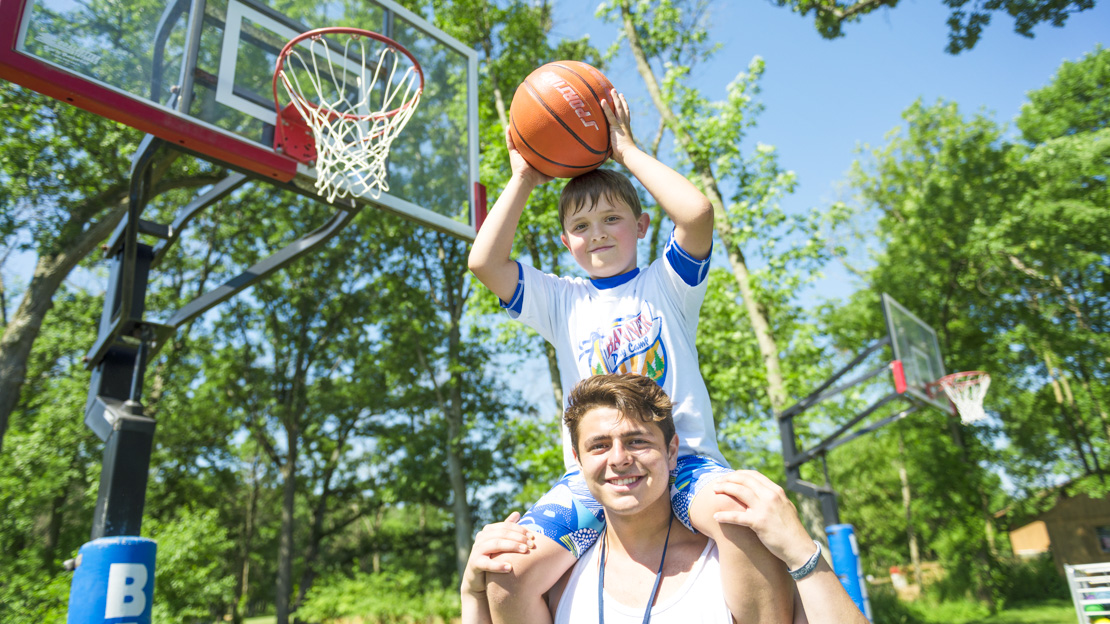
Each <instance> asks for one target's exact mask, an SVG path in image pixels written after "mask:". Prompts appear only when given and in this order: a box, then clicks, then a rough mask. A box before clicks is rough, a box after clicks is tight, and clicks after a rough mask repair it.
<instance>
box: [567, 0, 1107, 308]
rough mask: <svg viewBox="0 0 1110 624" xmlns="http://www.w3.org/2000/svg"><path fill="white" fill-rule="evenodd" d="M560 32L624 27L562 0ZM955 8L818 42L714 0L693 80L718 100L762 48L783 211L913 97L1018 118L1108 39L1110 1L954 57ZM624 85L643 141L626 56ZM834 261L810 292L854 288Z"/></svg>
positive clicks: (1005, 28)
mask: <svg viewBox="0 0 1110 624" xmlns="http://www.w3.org/2000/svg"><path fill="white" fill-rule="evenodd" d="M553 5H554V7H555V21H556V25H555V29H554V34H555V35H556V36H560V37H579V36H582V35H583V34H589V35H590V38H591V41H592V42H593V43H594V45H596V46H598V47H599V48H602V49H605V48H606V47H608V45H609V44H610V43H611V42H612V41H613V40H614V38H615V36H616V32H617V25H616V24H612V23H603V22H600V21H598V20H597V19H595V18H594V17H593V15H594V10H595V7H596V6H597V2H596V0H556V1H555V2H553ZM948 15H949V11H948V9H947V7H945V6H944V5H943V3H942V1H941V0H903V1H902V2H901V3H900V4H899V5H898V7H896V8H894V9H882V10H880V11H877V12H875V13H872V14H870V15H867V16H865V17H864V19H863V20H862V21H861V22H858V23H855V24H850V25H848V26H847V27H846V29H845V32H846V36H845V37H842V38H840V39H836V40H832V41H829V40H825V39H822V38H821V37H820V36H819V35H818V34H817V31H816V29H815V28H814V27H813V22H812V18H803V17H801V16H798V15H796V14H794V13H792V12H791V11H789V10H788V9H785V8H780V7H776V6H773V5H772V4H771V3H770V2H769V1H767V0H718V1H717V2H715V3H714V4H713V6H712V7H711V8H710V19H709V23H710V24H711V25H712V26H711V30H710V37H711V39H712V40H713V41H717V42H721V43H723V44H724V47H723V48H722V49H721V50H720V51H719V52H718V53H717V55H716V56H715V57H714V59H713V60H712V61H711V62H709V63H706V64H703V65H702V66H699V67H697V68H696V70H695V74H694V84H695V85H696V86H698V87H699V88H700V89H702V91H703V93H704V94H705V95H707V96H709V97H712V98H714V99H718V98H722V97H723V96H724V94H725V86H726V85H727V84H728V83H729V81H731V80H732V79H733V78H735V76H736V74H737V73H738V72H740V71H742V70H744V68H746V67H747V65H748V63H749V61H750V60H751V59H752V57H754V56H756V55H758V56H761V57H763V59H764V60H765V61H766V72H765V74H764V76H763V80H762V81H761V85H762V89H763V93H762V96H761V100H762V102H763V104H764V105H765V110H764V112H763V114H762V116H761V117H760V119H759V123H758V126H757V128H756V129H755V130H754V131H753V132H752V133H751V145H754V144H755V142H756V141H759V142H762V143H768V144H771V145H774V146H775V147H776V148H777V149H778V151H779V162H780V164H781V165H782V166H783V167H784V168H785V169H789V170H793V171H794V172H795V173H796V174H797V176H798V182H799V185H798V189H797V191H796V192H795V193H794V194H793V195H792V196H789V197H787V198H786V199H785V200H784V201H783V206H784V208H786V209H787V210H788V211H807V210H809V209H811V208H813V207H818V206H823V205H827V204H829V203H831V202H832V201H835V200H837V199H847V195H846V193H847V192H848V191H847V190H846V189H843V188H840V183H841V182H842V181H843V180H844V179H845V177H846V176H845V173H846V172H847V171H848V169H849V167H850V165H851V163H852V161H853V160H854V159H855V158H856V155H857V148H858V146H860V145H862V144H871V145H880V144H882V143H883V142H884V135H885V134H886V133H887V132H889V131H890V130H891V129H893V128H894V127H896V126H897V125H899V123H900V122H901V117H900V115H901V112H902V111H903V110H905V109H906V108H907V107H908V106H909V105H910V104H911V103H912V102H913V101H914V100H916V99H917V98H922V99H923V100H924V101H926V102H934V101H936V100H937V99H938V98H943V99H945V100H952V101H955V102H957V103H958V104H959V105H960V109H961V110H962V111H963V112H964V114H965V115H971V114H973V113H976V112H979V111H983V112H985V113H986V114H987V115H989V116H991V117H992V118H994V119H995V120H996V121H998V122H1000V123H1005V124H1008V123H1010V122H1012V120H1013V119H1014V118H1015V117H1016V116H1017V114H1018V112H1019V111H1020V108H1021V105H1022V103H1023V102H1024V101H1025V99H1026V98H1025V94H1026V93H1027V92H1028V91H1030V90H1034V89H1037V88H1039V87H1041V86H1044V85H1045V84H1047V83H1048V82H1049V81H1050V79H1051V77H1052V75H1053V73H1054V72H1055V71H1056V68H1057V67H1058V66H1059V65H1060V63H1061V62H1062V61H1064V60H1077V59H1079V58H1080V57H1082V56H1083V55H1084V54H1086V53H1087V52H1089V51H1091V50H1093V49H1094V48H1095V45H1096V44H1098V43H1102V44H1103V45H1104V46H1106V45H1107V44H1110V3H1108V2H1102V3H1100V4H1099V5H1098V6H1097V7H1096V8H1095V9H1094V10H1091V11H1086V12H1084V13H1080V14H1077V15H1073V16H1072V17H1071V18H1070V19H1069V20H1068V22H1067V24H1066V25H1065V26H1064V27H1063V28H1054V27H1052V26H1051V25H1048V24H1042V25H1040V26H1038V27H1037V28H1036V29H1035V31H1034V34H1035V38H1033V39H1029V38H1026V37H1022V36H1020V35H1018V34H1016V33H1014V32H1013V20H1012V19H1011V18H1010V17H1009V16H1007V15H1005V14H996V15H995V16H994V17H993V19H992V23H991V25H990V26H989V27H988V28H987V29H986V30H985V32H984V33H983V37H982V38H981V39H980V41H979V43H978V45H977V46H976V47H975V48H974V49H972V50H970V51H967V52H964V53H962V54H960V55H957V56H952V55H950V54H947V53H945V52H944V47H945V46H946V45H947V43H948V26H947V24H946V23H945V22H946V20H947V19H948ZM606 75H607V76H608V77H609V79H610V80H611V81H612V82H613V83H614V85H616V86H617V88H618V89H622V90H625V91H627V92H628V93H629V95H632V96H634V99H633V100H632V101H631V104H632V106H633V107H634V108H633V116H634V119H633V123H634V131H635V132H636V133H637V135H638V136H640V137H643V138H644V140H648V139H647V137H650V136H651V135H652V133H653V132H654V126H655V123H656V121H655V115H654V108H653V106H652V105H651V103H650V101H649V100H648V99H647V97H646V95H645V93H644V91H643V87H642V81H641V79H640V77H639V75H638V74H637V73H636V68H635V66H634V64H633V62H632V60H631V58H630V56H629V55H628V54H626V53H625V54H622V56H621V58H619V59H617V60H616V61H614V62H613V63H612V64H611V65H610V66H609V67H608V68H606ZM848 279H849V278H848V274H847V272H846V271H844V270H843V269H842V268H841V267H839V266H837V265H833V266H830V267H829V268H828V270H827V277H826V278H825V279H824V280H821V281H820V282H819V283H818V284H817V286H816V288H815V291H814V294H815V295H816V296H817V297H818V298H821V299H826V298H840V297H846V296H847V295H848V294H849V293H850V292H851V291H853V290H855V289H856V288H857V287H858V285H856V284H852V283H849V282H848V281H847V280H848Z"/></svg>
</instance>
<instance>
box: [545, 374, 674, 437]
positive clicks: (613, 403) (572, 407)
mask: <svg viewBox="0 0 1110 624" xmlns="http://www.w3.org/2000/svg"><path fill="white" fill-rule="evenodd" d="M671 405H672V404H671V399H670V397H668V396H667V393H666V392H663V389H662V388H660V387H659V384H657V383H655V382H654V381H652V380H651V378H649V377H645V376H643V375H638V374H636V373H625V374H613V375H594V376H593V377H587V378H585V379H583V380H582V381H580V382H578V385H577V386H575V387H574V390H571V391H570V400H569V405H568V406H567V411H566V412H565V413H564V414H563V423H564V424H566V426H567V430H568V431H570V441H571V444H572V445H574V451H575V453H577V452H578V425H579V424H580V423H581V422H582V417H583V416H585V415H586V413H587V412H589V411H590V410H592V409H594V408H597V407H611V408H613V409H615V410H617V412H619V413H620V415H621V418H633V417H635V418H638V419H640V421H641V422H645V423H649V422H651V423H655V424H656V426H658V427H659V430H660V431H662V432H663V441H664V443H667V444H669V443H670V441H671V439H672V438H674V418H672V417H671Z"/></svg>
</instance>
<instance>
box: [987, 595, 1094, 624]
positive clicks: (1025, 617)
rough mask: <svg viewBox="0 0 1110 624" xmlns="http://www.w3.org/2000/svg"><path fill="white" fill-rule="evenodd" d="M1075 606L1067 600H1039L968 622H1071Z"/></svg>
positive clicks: (1016, 623) (1024, 623)
mask: <svg viewBox="0 0 1110 624" xmlns="http://www.w3.org/2000/svg"><path fill="white" fill-rule="evenodd" d="M1073 622H1075V606H1074V605H1073V604H1072V603H1071V601H1069V600H1041V601H1038V602H1033V603H1028V604H1022V605H1014V606H1013V607H1011V608H1009V609H1005V610H1003V611H1000V612H999V613H997V614H995V615H993V616H990V617H986V618H983V619H981V620H973V621H972V622H971V623H969V624H1072V623H1073Z"/></svg>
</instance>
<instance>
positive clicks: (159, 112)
mask: <svg viewBox="0 0 1110 624" xmlns="http://www.w3.org/2000/svg"><path fill="white" fill-rule="evenodd" d="M0 24H2V26H0V78H5V79H7V80H9V81H11V82H15V83H17V84H20V85H23V86H25V87H27V88H30V89H32V90H35V91H38V92H41V93H44V94H46V95H49V96H51V97H55V98H57V99H60V100H62V101H66V102H69V103H71V104H73V105H75V106H78V107H81V108H85V109H87V110H89V111H91V112H94V113H96V114H99V115H103V116H105V117H108V118H110V119H114V120H116V121H119V122H121V123H125V124H128V125H131V126H134V127H136V128H139V129H140V130H143V131H144V132H148V133H150V134H153V135H155V136H157V137H159V138H162V139H165V140H167V141H170V142H171V143H173V144H175V145H176V146H178V147H179V148H181V149H184V150H186V151H189V152H192V153H194V154H196V155H198V156H200V157H202V158H205V159H208V160H211V161H213V162H216V163H219V164H223V165H226V166H228V167H231V168H233V169H236V170H239V171H243V172H245V173H249V174H252V175H254V176H257V177H259V178H263V179H267V180H269V181H271V182H273V183H275V184H279V185H288V186H290V187H291V188H296V190H298V191H299V192H302V193H307V194H313V195H314V194H315V191H314V190H313V189H312V182H313V181H314V180H315V171H314V169H313V168H311V167H308V166H305V165H301V164H299V163H297V162H296V161H294V160H293V159H292V158H289V157H287V156H286V155H284V154H281V153H278V152H275V151H274V149H273V134H274V123H275V119H276V114H275V107H274V102H273V95H272V88H271V83H272V79H273V74H274V64H275V60H276V58H277V55H278V53H279V52H280V50H281V48H282V46H283V45H285V43H286V42H288V41H289V40H291V39H292V38H293V37H295V36H296V35H298V34H300V33H302V32H305V31H308V30H311V29H314V28H320V27H324V26H353V27H358V28H364V29H367V30H372V31H375V32H379V33H381V34H384V35H386V36H387V37H390V38H392V39H394V40H395V41H397V42H398V43H400V44H401V45H402V46H404V47H406V48H408V49H409V50H410V51H411V52H412V53H413V55H414V56H415V57H416V58H417V60H418V61H419V62H420V64H421V66H422V67H423V71H424V75H425V90H424V94H423V96H422V98H421V102H420V106H419V107H418V108H417V111H416V113H415V115H414V116H413V118H412V120H411V121H410V122H409V124H408V126H407V127H406V128H405V130H404V131H403V132H402V134H401V136H400V137H399V138H398V139H397V140H396V141H395V142H394V144H393V148H392V150H391V155H390V159H389V166H388V181H389V185H390V189H389V191H388V192H385V193H382V194H381V195H380V196H379V197H377V198H370V197H364V198H361V199H360V200H359V201H360V202H365V203H368V204H372V205H376V206H378V207H380V208H384V209H386V210H390V211H392V212H396V213H399V214H402V215H404V216H407V217H409V218H411V219H414V220H416V221H418V222H421V223H424V224H426V225H430V226H431V227H434V228H436V229H438V230H441V231H445V232H447V233H450V234H453V235H455V236H459V237H462V238H467V239H473V236H474V226H473V224H474V223H475V214H474V213H475V208H476V203H477V201H476V200H477V199H478V197H476V196H477V195H479V194H480V193H479V189H478V188H477V187H476V183H477V182H478V105H477V101H478V100H477V97H478V96H477V90H478V76H477V71H478V69H477V54H476V53H475V52H474V50H472V49H470V48H468V47H466V46H464V45H462V44H461V43H460V42H458V41H457V40H455V39H453V38H452V37H450V36H449V35H447V34H446V33H444V32H443V31H441V30H439V29H438V28H436V27H434V26H432V25H431V24H430V23H428V22H427V21H425V20H424V19H423V18H421V17H420V16H418V15H416V14H414V13H412V12H410V11H408V10H406V9H404V8H403V7H400V6H399V5H396V4H395V3H393V2H392V1H391V0H324V1H321V2H311V1H308V0H297V1H295V2H290V1H283V2H276V1H274V2H273V6H270V5H269V4H266V3H263V2H260V1H258V0H126V1H125V2H112V1H110V0H89V1H87V2H76V1H74V0H0ZM481 200H482V201H483V202H484V198H481ZM482 208H483V209H484V206H483V207H482Z"/></svg>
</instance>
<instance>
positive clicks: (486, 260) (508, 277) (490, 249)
mask: <svg viewBox="0 0 1110 624" xmlns="http://www.w3.org/2000/svg"><path fill="white" fill-rule="evenodd" d="M505 143H506V145H507V146H508V149H509V162H510V164H511V165H512V169H513V175H512V177H511V178H509V183H508V184H506V185H505V190H504V191H502V193H501V196H500V197H498V198H497V202H496V203H495V204H494V205H493V209H492V210H490V212H489V215H488V216H487V217H486V220H485V222H484V223H483V224H482V229H481V230H479V231H478V235H477V236H476V237H475V238H474V246H473V247H471V248H470V257H469V258H468V266H469V267H470V270H471V272H473V273H474V276H475V277H477V278H478V280H479V281H480V282H482V283H483V284H485V285H486V287H487V288H489V289H490V290H491V291H493V294H495V295H497V296H498V297H499V298H500V299H501V300H502V301H509V300H510V299H512V297H513V293H514V292H516V286H517V271H518V269H517V265H516V262H514V261H513V259H512V258H511V257H510V255H511V253H512V250H513V237H515V236H516V228H517V225H518V224H519V223H520V215H521V213H522V212H523V211H524V206H525V205H526V204H527V203H528V196H529V195H531V194H532V190H533V189H534V188H536V186H538V185H540V184H543V183H544V182H547V181H548V180H550V179H551V178H549V177H547V176H545V175H543V174H542V173H540V172H539V171H537V170H536V169H534V168H533V167H532V166H531V165H529V164H528V163H527V162H526V161H525V160H524V157H523V156H521V155H520V152H518V151H517V150H516V146H514V145H513V139H512V137H511V136H510V135H509V132H508V130H506V131H505Z"/></svg>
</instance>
